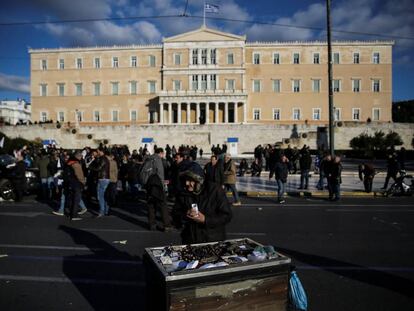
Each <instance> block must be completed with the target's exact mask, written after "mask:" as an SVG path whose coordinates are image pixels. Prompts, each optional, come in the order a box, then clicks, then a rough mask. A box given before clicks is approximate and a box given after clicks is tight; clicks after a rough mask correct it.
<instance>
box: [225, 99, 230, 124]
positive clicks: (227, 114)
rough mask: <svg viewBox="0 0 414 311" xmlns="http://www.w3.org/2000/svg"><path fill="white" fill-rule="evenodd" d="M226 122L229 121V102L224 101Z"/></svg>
mask: <svg viewBox="0 0 414 311" xmlns="http://www.w3.org/2000/svg"><path fill="white" fill-rule="evenodd" d="M224 123H229V103H228V102H225V103H224Z"/></svg>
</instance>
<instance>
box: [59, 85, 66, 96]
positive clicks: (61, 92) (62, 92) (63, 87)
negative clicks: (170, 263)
mask: <svg viewBox="0 0 414 311" xmlns="http://www.w3.org/2000/svg"><path fill="white" fill-rule="evenodd" d="M58 94H59V96H65V83H58Z"/></svg>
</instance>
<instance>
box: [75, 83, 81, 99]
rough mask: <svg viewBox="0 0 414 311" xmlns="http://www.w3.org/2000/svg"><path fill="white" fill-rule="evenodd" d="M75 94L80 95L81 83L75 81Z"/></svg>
mask: <svg viewBox="0 0 414 311" xmlns="http://www.w3.org/2000/svg"><path fill="white" fill-rule="evenodd" d="M75 93H76V96H82V83H75Z"/></svg>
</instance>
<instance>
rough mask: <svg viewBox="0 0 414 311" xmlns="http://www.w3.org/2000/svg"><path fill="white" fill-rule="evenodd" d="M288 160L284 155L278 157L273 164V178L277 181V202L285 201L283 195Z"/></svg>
mask: <svg viewBox="0 0 414 311" xmlns="http://www.w3.org/2000/svg"><path fill="white" fill-rule="evenodd" d="M288 163H289V160H288V159H287V157H286V156H285V155H282V156H281V157H280V161H279V162H277V163H276V165H275V178H276V182H277V187H278V189H277V199H278V201H279V203H281V204H282V203H285V199H284V195H285V185H286V182H287V177H288V174H289V169H288Z"/></svg>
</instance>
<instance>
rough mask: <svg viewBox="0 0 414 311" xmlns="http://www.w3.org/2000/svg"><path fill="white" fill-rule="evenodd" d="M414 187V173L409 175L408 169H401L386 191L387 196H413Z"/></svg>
mask: <svg viewBox="0 0 414 311" xmlns="http://www.w3.org/2000/svg"><path fill="white" fill-rule="evenodd" d="M413 189H414V178H413V176H412V175H407V172H406V171H400V175H399V176H398V177H397V179H396V180H395V182H394V183H393V184H392V185H391V187H390V188H389V189H388V190H386V191H385V196H387V197H389V196H411V195H412V194H413Z"/></svg>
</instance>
